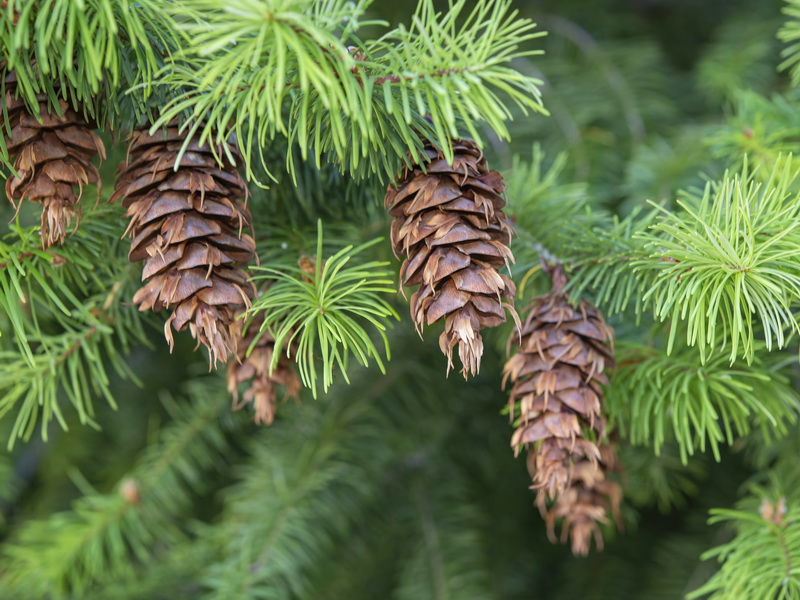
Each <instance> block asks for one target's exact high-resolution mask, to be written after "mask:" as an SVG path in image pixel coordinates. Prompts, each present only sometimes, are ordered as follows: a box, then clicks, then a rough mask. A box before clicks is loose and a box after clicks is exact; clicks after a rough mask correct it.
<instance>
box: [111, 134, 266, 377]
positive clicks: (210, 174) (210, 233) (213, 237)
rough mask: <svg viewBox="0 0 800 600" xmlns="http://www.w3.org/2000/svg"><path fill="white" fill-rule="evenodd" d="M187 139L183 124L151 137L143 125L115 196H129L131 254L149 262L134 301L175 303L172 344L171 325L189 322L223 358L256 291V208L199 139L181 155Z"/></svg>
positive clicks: (142, 305)
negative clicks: (252, 266) (251, 267)
mask: <svg viewBox="0 0 800 600" xmlns="http://www.w3.org/2000/svg"><path fill="white" fill-rule="evenodd" d="M183 142H184V136H183V134H181V133H180V132H179V131H178V129H177V127H170V128H168V130H167V131H166V132H163V131H159V132H157V133H156V134H155V135H152V136H151V135H149V134H148V133H147V130H145V129H140V130H137V131H136V133H135V134H134V136H133V139H132V141H131V144H130V148H129V161H128V162H127V163H126V164H123V165H121V166H120V172H119V174H118V178H117V185H116V189H115V191H114V195H113V196H112V198H111V200H112V202H113V201H116V200H119V199H122V204H123V206H125V207H126V208H127V212H126V213H125V214H126V216H128V217H130V225H129V226H128V230H127V233H128V234H129V235H130V236H131V237H132V238H133V241H132V243H131V251H130V254H129V258H130V260H132V261H139V260H144V261H145V264H144V268H143V270H142V279H143V280H145V281H147V283H146V284H145V286H144V287H142V288H141V289H140V290H139V291H138V292H137V293H136V295H135V296H134V298H133V301H134V302H135V303H136V304H138V305H139V310H150V309H152V310H154V311H156V312H158V311H160V310H163V309H164V308H171V309H173V310H172V314H171V315H170V317H169V318H168V319H167V322H166V324H165V326H164V334H165V336H166V338H167V341H168V342H169V344H170V348H172V346H173V335H172V329H171V328H174V329H175V331H182V330H184V329H186V328H187V327H188V328H189V330H190V332H191V334H192V336H193V337H194V338H195V339H197V341H198V344H203V345H204V346H206V347H207V348H208V350H209V362H210V364H211V362H212V361H213V364H216V361H217V360H221V361H223V362H224V361H226V360H227V358H228V357H229V356H230V355H231V354H234V353H236V351H237V345H238V341H239V339H240V338H241V327H242V321H241V320H240V319H239V320H237V319H236V316H237V315H238V314H240V312H241V311H242V310H243V309H245V308H246V307H248V306H249V305H250V298H251V296H252V294H253V288H252V284H251V283H250V282H249V281H248V278H247V275H246V273H245V272H244V271H243V270H242V269H241V268H240V267H241V266H244V265H245V264H247V263H248V262H250V261H251V260H252V259H253V258H254V256H255V242H254V241H253V238H251V237H250V236H249V235H246V234H244V233H243V229H244V228H245V227H247V226H249V224H250V213H249V212H248V210H247V207H246V206H245V204H244V203H242V202H240V201H239V200H241V199H242V198H245V197H246V196H247V186H246V184H245V182H244V180H243V179H242V178H241V176H240V175H239V174H238V172H237V171H236V168H235V166H233V165H229V164H225V165H224V166H220V165H219V164H218V162H217V159H216V158H215V157H214V155H213V153H212V152H211V150H210V149H209V148H207V147H205V146H199V145H198V144H196V143H195V142H192V143H190V144H189V146H188V150H187V152H186V153H185V154H184V155H183V156H182V157H181V158H180V160H179V161H178V151H179V149H180V148H181V146H182V144H183ZM217 155H218V156H224V154H222V153H220V152H218V153H217ZM176 165H177V168H175V167H176Z"/></svg>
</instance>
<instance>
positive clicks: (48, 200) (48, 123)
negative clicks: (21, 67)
mask: <svg viewBox="0 0 800 600" xmlns="http://www.w3.org/2000/svg"><path fill="white" fill-rule="evenodd" d="M16 96H17V78H16V75H15V74H14V72H13V71H12V72H9V73H8V74H6V76H5V96H4V97H3V106H4V110H5V111H7V117H8V120H7V121H6V123H5V124H4V127H3V128H2V130H3V136H4V142H5V145H6V148H7V149H8V153H9V157H10V159H11V160H12V163H13V165H14V170H15V171H16V174H13V173H12V174H11V176H9V178H8V179H7V180H6V196H7V197H8V199H9V200H10V201H11V202H12V203H14V204H15V207H16V208H17V210H19V208H20V206H21V205H20V203H21V202H23V201H25V200H28V201H30V202H38V203H39V204H41V205H42V220H41V238H42V246H44V247H47V246H52V245H56V244H60V243H62V242H63V241H64V239H65V238H66V236H67V234H68V233H69V232H70V229H71V228H72V222H73V220H75V223H76V225H75V226H76V227H77V223H79V222H80V215H81V209H80V204H79V202H80V199H81V196H82V194H83V188H84V187H85V186H86V185H89V184H93V183H97V182H98V181H99V179H100V176H99V174H98V172H97V168H96V167H95V166H94V165H93V164H92V159H93V158H94V157H95V156H98V155H99V156H100V157H101V158H105V152H106V151H105V147H104V146H103V142H102V141H101V140H100V138H99V137H98V135H97V134H96V133H95V132H94V131H92V129H93V125H92V124H91V123H89V122H88V121H87V120H86V119H84V117H83V116H81V115H80V114H79V113H78V112H76V111H75V110H74V109H73V108H72V107H71V105H69V104H68V103H67V102H66V101H65V100H63V99H59V101H58V103H59V108H60V112H61V114H60V115H59V114H57V113H56V112H55V111H53V110H51V109H50V108H49V107H48V103H47V96H46V95H44V94H39V95H37V97H36V98H37V101H38V103H39V112H40V116H39V119H37V118H36V117H35V116H34V115H33V114H32V113H31V112H29V111H28V109H27V108H26V107H25V103H24V102H23V101H22V99H20V98H17V97H16ZM9 132H10V134H9Z"/></svg>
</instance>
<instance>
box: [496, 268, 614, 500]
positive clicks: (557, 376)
mask: <svg viewBox="0 0 800 600" xmlns="http://www.w3.org/2000/svg"><path fill="white" fill-rule="evenodd" d="M552 277H553V289H552V290H551V291H550V293H548V294H546V295H544V296H541V297H539V298H537V299H536V300H534V302H533V304H532V305H531V306H530V307H529V309H528V317H527V319H526V320H525V323H524V324H523V326H522V328H521V330H520V332H519V335H518V334H517V332H515V333H514V334H512V337H511V338H510V339H509V345H511V344H517V343H518V344H519V351H518V352H517V353H516V354H515V355H514V356H512V357H511V358H510V359H509V360H508V362H507V363H506V365H505V368H504V380H503V385H504V386H505V384H506V383H507V382H508V381H509V380H510V381H511V382H512V384H513V387H512V389H511V394H510V397H509V401H508V405H509V411H510V415H511V418H512V420H513V419H514V417H515V415H518V417H519V426H518V427H517V429H516V431H515V432H514V434H513V436H512V438H511V445H512V447H513V448H514V449H515V451H516V452H519V448H520V446H522V445H525V446H527V447H528V448H529V450H528V470H529V472H530V474H531V477H532V478H533V486H532V487H533V489H536V490H538V491H539V494H540V500H542V501H543V499H544V497H547V498H554V497H555V496H556V495H558V494H560V493H561V492H563V491H564V490H565V489H566V488H567V487H568V486H569V483H570V480H571V478H572V475H573V464H574V463H578V462H580V461H584V460H585V461H588V462H589V463H590V464H596V463H597V461H598V460H599V459H600V451H599V450H598V448H597V446H596V445H595V443H594V442H593V441H592V439H602V438H603V436H604V435H605V425H604V421H603V419H602V418H601V417H600V412H601V399H602V395H603V390H602V388H601V387H600V386H601V384H605V383H607V382H608V378H607V376H606V374H605V372H604V371H605V369H606V368H607V367H611V366H613V363H614V361H613V354H612V352H613V351H612V347H611V344H612V337H613V331H612V329H611V328H610V327H609V326H608V325H606V323H605V321H604V320H603V317H602V315H601V314H600V313H599V311H598V310H597V309H596V308H594V307H593V306H592V305H590V304H589V303H587V302H581V304H580V305H579V306H578V307H577V308H574V307H573V306H572V305H570V303H569V301H568V300H567V295H566V294H565V293H564V286H565V285H566V277H565V275H564V271H563V269H562V268H561V267H560V266H558V267H556V268H555V269H554V271H553V272H552ZM520 338H521V340H520ZM590 431H593V435H592V436H591V439H590V438H587V437H585V434H586V433H588V432H590Z"/></svg>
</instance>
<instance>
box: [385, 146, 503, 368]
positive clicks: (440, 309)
mask: <svg viewBox="0 0 800 600" xmlns="http://www.w3.org/2000/svg"><path fill="white" fill-rule="evenodd" d="M425 152H426V153H427V156H428V158H429V159H430V162H428V163H427V164H426V165H424V166H420V165H415V166H413V167H412V168H406V169H405V170H404V171H403V173H402V175H401V176H400V178H399V181H398V182H397V183H396V185H390V186H389V188H388V190H387V193H386V199H385V203H386V207H387V208H388V210H389V214H390V215H391V216H392V217H394V221H393V223H392V232H391V235H392V244H393V247H394V253H395V255H396V256H401V255H404V256H406V259H405V260H404V262H403V266H402V268H401V270H400V277H401V280H402V282H403V285H405V286H414V285H419V286H420V287H419V289H418V290H417V291H416V292H415V293H414V295H413V296H412V297H411V316H412V318H413V319H414V323H415V324H416V326H417V330H418V331H420V332H421V331H422V328H423V326H425V325H431V324H433V323H435V322H437V321H439V320H440V319H443V320H444V324H445V327H444V332H443V333H442V334H441V336H440V338H439V346H440V347H441V349H442V352H444V354H445V355H446V356H447V360H448V366H447V370H448V373H449V371H450V369H451V368H452V367H453V349H454V348H455V346H456V345H458V354H459V358H460V359H461V364H462V367H463V368H462V370H461V372H462V374H463V375H464V377H467V375H468V374H473V375H474V374H476V373H477V372H478V371H479V370H480V361H481V356H482V355H483V339H482V338H481V333H480V332H481V330H482V329H483V328H484V327H496V326H497V325H500V324H501V323H503V322H505V320H506V312H505V311H506V309H508V310H509V311H511V313H512V315H513V316H514V318H515V319H516V318H517V317H516V313H514V309H513V306H511V305H510V304H509V301H510V300H511V299H512V298H513V297H514V294H515V291H516V290H515V287H514V284H513V282H512V281H511V279H509V278H508V277H506V276H505V275H502V274H500V273H499V272H498V271H499V269H500V268H502V267H503V266H508V263H509V262H513V260H514V257H513V255H512V254H511V250H509V248H508V246H507V244H508V243H509V241H510V239H511V226H510V224H509V222H508V219H507V218H506V216H505V215H504V214H503V210H502V209H503V206H505V200H504V199H503V192H504V191H505V183H504V182H503V178H502V177H501V175H500V174H499V173H498V172H497V171H492V170H490V169H489V168H488V167H487V165H486V159H485V158H484V156H483V153H482V152H481V150H480V149H479V148H478V147H477V146H476V145H475V143H474V142H472V141H469V140H455V141H454V142H453V152H454V159H453V163H452V164H448V163H447V161H446V160H445V158H444V155H443V154H442V153H441V151H439V150H438V149H437V148H435V147H434V146H433V145H432V144H431V143H427V144H426V146H425ZM504 300H505V302H504Z"/></svg>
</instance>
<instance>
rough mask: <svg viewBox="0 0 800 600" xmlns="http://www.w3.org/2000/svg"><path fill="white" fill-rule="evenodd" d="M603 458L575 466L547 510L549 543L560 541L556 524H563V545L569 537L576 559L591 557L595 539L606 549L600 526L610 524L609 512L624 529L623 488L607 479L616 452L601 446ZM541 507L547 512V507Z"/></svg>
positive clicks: (614, 463) (610, 447)
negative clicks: (561, 490)
mask: <svg viewBox="0 0 800 600" xmlns="http://www.w3.org/2000/svg"><path fill="white" fill-rule="evenodd" d="M600 455H601V457H600V459H599V460H597V461H592V460H587V459H583V460H578V461H577V462H576V463H575V464H574V465H573V467H572V480H571V481H570V485H569V487H568V488H567V489H566V490H564V491H563V492H561V494H559V496H558V499H557V500H556V502H555V503H553V505H552V506H551V507H550V508H549V509H548V510H546V521H547V536H548V537H549V538H550V541H551V542H553V543H555V542H556V541H557V539H556V534H555V528H556V522H557V521H561V522H562V526H561V543H562V544H563V543H565V542H566V541H567V538H568V537H569V540H570V546H571V548H572V553H573V554H574V555H575V556H586V555H588V554H589V550H590V548H591V545H592V538H594V540H595V546H596V547H597V549H598V550H602V549H603V534H602V532H601V531H600V525H601V524H604V525H607V524H608V523H609V518H608V513H609V511H610V512H611V514H612V515H613V516H614V521H615V522H616V524H617V527H618V528H620V529H621V528H622V519H621V517H620V505H621V504H622V488H621V487H620V486H619V484H618V483H616V482H614V481H611V480H609V479H607V478H606V475H607V474H608V473H609V472H611V471H613V470H614V468H615V465H616V452H615V450H614V448H613V446H611V445H609V444H602V445H601V446H600ZM540 508H542V509H543V510H544V507H540Z"/></svg>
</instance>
